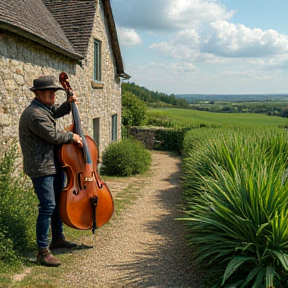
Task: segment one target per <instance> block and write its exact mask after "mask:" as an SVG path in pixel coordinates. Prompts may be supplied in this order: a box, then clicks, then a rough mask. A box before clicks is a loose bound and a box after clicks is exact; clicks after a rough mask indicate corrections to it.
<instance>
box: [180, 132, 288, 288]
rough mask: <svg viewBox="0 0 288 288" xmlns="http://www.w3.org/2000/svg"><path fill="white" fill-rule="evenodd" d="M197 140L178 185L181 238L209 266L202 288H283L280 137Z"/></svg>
mask: <svg viewBox="0 0 288 288" xmlns="http://www.w3.org/2000/svg"><path fill="white" fill-rule="evenodd" d="M199 135H200V134H199ZM199 135H198V136H197V137H198V138H197V141H196V142H195V143H194V146H193V149H191V150H190V151H189V152H187V154H186V159H185V160H184V165H183V166H184V177H183V179H184V180H183V187H184V190H185V203H186V205H185V211H186V214H187V218H186V219H185V220H186V221H187V231H188V239H189V242H190V244H191V245H193V246H195V247H197V249H196V253H195V255H196V258H195V259H196V261H199V264H201V265H205V266H206V268H209V273H207V285H208V286H207V287H209V288H210V287H215V288H216V287H217V288H218V287H227V288H228V287H230V288H231V287H253V288H258V287H259V288H260V287H267V288H268V287H269V288H272V287H288V275H287V270H288V201H287V200H288V178H287V176H288V173H287V159H288V136H287V132H286V131H279V130H278V131H270V130H269V131H265V130H257V131H254V130H237V131H236V130H230V131H223V133H221V134H220V135H219V134H217V133H215V131H214V132H212V133H211V134H209V132H207V134H205V133H202V136H200V137H199Z"/></svg>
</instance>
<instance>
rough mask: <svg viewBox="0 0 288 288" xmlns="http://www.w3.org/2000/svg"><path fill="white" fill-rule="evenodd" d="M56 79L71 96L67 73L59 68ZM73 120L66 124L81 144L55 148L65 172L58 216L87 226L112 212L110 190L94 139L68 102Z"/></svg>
mask: <svg viewBox="0 0 288 288" xmlns="http://www.w3.org/2000/svg"><path fill="white" fill-rule="evenodd" d="M59 81H60V83H61V85H62V87H63V88H64V89H65V91H66V93H67V96H68V97H70V96H73V91H72V88H71V86H70V83H69V81H68V75H67V74H66V73H65V72H61V73H60V75H59ZM71 106H72V107H71V109H72V118H73V123H72V124H71V125H70V126H69V127H68V128H66V130H68V131H71V132H73V133H76V134H78V135H80V137H81V138H82V141H83V147H79V146H77V145H75V144H74V143H68V144H64V145H62V146H61V147H60V149H59V155H58V156H59V158H60V162H61V164H62V168H63V170H64V172H65V174H66V185H65V187H64V189H63V190H62V192H61V194H60V204H59V206H60V207H59V211H60V217H61V219H62V221H63V223H65V224H66V225H67V226H69V227H72V228H75V229H81V230H88V229H92V232H93V233H94V231H95V229H97V228H99V227H101V226H102V225H104V224H105V223H107V222H108V221H109V220H110V218H111V217H112V214H113V212H114V202H113V198H112V194H111V192H110V190H109V188H108V186H107V184H106V183H105V182H104V181H103V180H101V179H100V176H99V175H98V171H97V165H98V163H99V155H98V148H97V145H96V143H95V141H94V140H93V139H92V138H91V137H90V136H89V135H86V134H85V133H84V131H83V129H82V127H81V121H80V116H79V112H78V108H77V104H76V103H75V102H72V103H71Z"/></svg>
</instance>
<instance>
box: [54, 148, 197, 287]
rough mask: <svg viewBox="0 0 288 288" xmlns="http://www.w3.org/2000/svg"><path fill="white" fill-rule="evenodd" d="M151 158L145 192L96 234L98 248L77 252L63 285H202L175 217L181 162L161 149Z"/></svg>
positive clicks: (178, 198)
mask: <svg viewBox="0 0 288 288" xmlns="http://www.w3.org/2000/svg"><path fill="white" fill-rule="evenodd" d="M152 158H153V163H152V174H151V177H147V179H145V180H146V184H145V186H144V187H145V188H141V189H142V190H141V196H140V197H139V198H138V199H137V200H136V201H135V203H133V204H132V205H130V206H129V207H128V208H127V209H126V210H125V211H124V212H123V213H122V214H121V216H120V217H119V219H117V221H116V223H114V224H112V225H111V226H110V227H108V228H107V229H106V228H105V231H104V232H103V233H102V232H100V233H98V234H97V235H96V236H95V238H96V239H94V240H93V241H95V242H94V244H95V243H97V244H96V245H94V248H93V249H88V250H81V251H74V252H73V254H74V253H75V255H74V256H75V257H73V258H75V263H70V265H69V269H67V270H68V271H71V273H70V274H68V275H67V277H65V278H63V279H60V280H59V285H60V286H59V287H70V288H76V287H93V288H97V287H103V288H112V287H113V288H118V287H127V288H128V287H150V288H152V287H159V288H162V287H163V288H164V287H165V288H166V287H167V288H168V287H175V288H180V287H187V288H188V287H191V288H194V287H195V288H196V287H197V288H199V287H201V284H200V280H199V277H197V273H196V268H195V267H189V266H188V263H189V257H190V250H189V248H188V247H187V245H186V242H185V239H184V236H183V228H182V227H181V225H182V222H181V221H175V218H177V217H179V215H180V214H179V211H178V208H177V205H178V204H179V203H180V198H181V189H180V169H181V167H180V166H181V160H180V158H179V157H173V156H170V155H169V154H167V153H157V152H153V156H152ZM141 181H143V180H141ZM107 183H108V182H107ZM111 184H113V183H108V185H109V187H112V186H113V185H111ZM142 184H143V183H142ZM123 185H126V186H127V183H126V184H125V183H123ZM142 186H143V185H142ZM118 189H119V187H118ZM100 230H101V229H99V231H100ZM103 236H104V237H103ZM65 265H66V264H65ZM61 266H62V265H61ZM65 270H66V269H65ZM57 287H58V286H57Z"/></svg>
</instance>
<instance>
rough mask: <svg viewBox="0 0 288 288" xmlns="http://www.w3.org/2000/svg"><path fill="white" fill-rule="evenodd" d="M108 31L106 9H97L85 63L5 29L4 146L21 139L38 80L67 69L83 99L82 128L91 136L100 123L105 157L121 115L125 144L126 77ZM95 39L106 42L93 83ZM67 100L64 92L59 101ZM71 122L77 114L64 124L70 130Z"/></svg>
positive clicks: (1, 61) (1, 46) (1, 38)
mask: <svg viewBox="0 0 288 288" xmlns="http://www.w3.org/2000/svg"><path fill="white" fill-rule="evenodd" d="M106 29H107V28H106V26H105V22H104V16H103V11H101V9H97V12H96V14H95V19H94V26H93V31H92V37H91V38H90V41H89V46H88V53H87V56H86V58H85V59H84V60H82V61H81V63H80V62H77V61H76V60H72V59H70V58H68V57H65V56H62V55H61V54H59V53H57V52H55V51H52V50H50V49H48V48H45V47H44V46H42V45H39V44H37V43H35V42H33V41H30V40H27V39H26V38H22V37H20V36H16V35H15V34H12V33H8V32H5V31H3V30H0V67H1V68H0V101H1V105H0V135H1V142H2V143H7V141H9V140H10V139H12V138H16V139H17V137H18V122H19V118H20V115H21V113H22V111H23V109H24V108H25V107H26V106H27V105H28V104H29V103H30V102H31V100H32V99H33V98H34V94H33V93H32V92H31V91H30V90H29V88H30V87H31V86H32V84H33V79H34V78H37V77H38V76H41V75H54V76H55V77H56V78H58V76H59V73H60V72H62V71H65V72H67V74H68V76H69V81H70V84H71V86H72V88H73V90H74V91H75V93H76V94H77V96H78V100H79V104H78V109H79V113H80V117H81V121H82V125H83V127H84V129H85V131H86V132H87V134H88V135H90V136H91V137H93V133H94V132H95V131H93V119H95V118H99V119H100V131H99V135H100V137H99V150H100V151H99V152H100V155H101V152H103V150H104V149H105V148H106V147H107V145H108V144H109V143H110V142H111V137H112V136H111V132H112V116H113V115H115V114H116V115H117V138H118V140H120V138H121V85H120V79H119V78H118V77H115V75H116V73H115V63H114V58H113V54H112V51H111V45H110V42H109V38H108V33H107V31H106ZM94 39H97V40H99V41H101V44H102V46H101V52H102V81H101V83H94V82H93V81H92V79H93V62H94V60H93V57H94V56H93V55H94ZM65 99H66V95H65V92H64V91H58V92H57V100H56V102H57V103H62V102H63V101H64V100H65ZM69 123H71V116H66V117H65V119H63V120H61V122H60V123H59V124H60V125H61V126H63V127H65V126H66V125H68V124H69ZM0 147H2V145H0ZM0 149H1V148H0ZM0 152H1V150H0Z"/></svg>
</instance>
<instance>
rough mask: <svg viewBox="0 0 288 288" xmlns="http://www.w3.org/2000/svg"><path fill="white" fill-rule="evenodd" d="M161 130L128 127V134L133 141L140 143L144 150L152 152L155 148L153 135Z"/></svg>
mask: <svg viewBox="0 0 288 288" xmlns="http://www.w3.org/2000/svg"><path fill="white" fill-rule="evenodd" d="M159 129H161V128H141V127H130V129H129V134H130V136H132V137H133V138H134V139H137V140H139V141H140V142H142V143H143V144H144V146H145V148H146V149H148V150H153V149H154V148H155V141H156V139H155V133H156V131H158V130H159Z"/></svg>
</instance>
